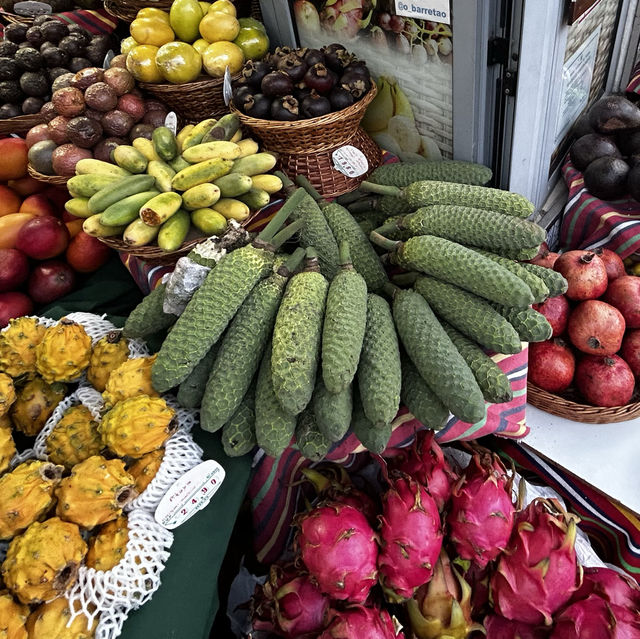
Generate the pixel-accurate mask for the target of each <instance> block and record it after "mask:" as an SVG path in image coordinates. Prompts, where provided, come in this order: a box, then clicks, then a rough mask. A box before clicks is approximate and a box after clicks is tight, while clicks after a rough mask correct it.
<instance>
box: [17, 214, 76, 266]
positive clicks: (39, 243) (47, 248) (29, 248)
mask: <svg viewBox="0 0 640 639" xmlns="http://www.w3.org/2000/svg"><path fill="white" fill-rule="evenodd" d="M68 244H69V231H68V229H67V227H66V226H65V225H64V222H62V220H59V219H58V218H57V217H53V216H51V215H43V216H42V217H34V218H33V219H31V220H29V221H28V222H27V223H26V224H25V225H24V226H23V227H22V228H21V229H20V231H18V237H17V239H16V245H15V248H17V249H20V250H21V251H24V252H25V253H26V254H27V255H28V256H29V257H32V258H33V259H35V260H48V259H49V258H51V257H55V256H56V255H60V253H62V252H63V251H64V250H65V249H66V248H67V245H68Z"/></svg>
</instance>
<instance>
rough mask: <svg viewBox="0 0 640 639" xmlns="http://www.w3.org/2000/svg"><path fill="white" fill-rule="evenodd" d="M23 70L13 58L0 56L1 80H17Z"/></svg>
mask: <svg viewBox="0 0 640 639" xmlns="http://www.w3.org/2000/svg"><path fill="white" fill-rule="evenodd" d="M21 73H22V70H21V69H20V67H19V66H18V63H17V62H16V61H15V60H14V59H13V58H4V57H3V58H0V81H2V80H17V79H18V78H19V77H20V74H21Z"/></svg>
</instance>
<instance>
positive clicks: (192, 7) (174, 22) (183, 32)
mask: <svg viewBox="0 0 640 639" xmlns="http://www.w3.org/2000/svg"><path fill="white" fill-rule="evenodd" d="M203 15H204V13H203V12H202V7H201V6H200V3H199V2H198V0H173V3H172V4H171V10H170V12H169V24H170V25H171V28H172V29H173V30H174V32H175V34H176V36H177V37H178V38H179V39H180V40H182V41H183V42H193V41H194V40H196V39H197V38H198V25H199V24H200V20H202V17H203Z"/></svg>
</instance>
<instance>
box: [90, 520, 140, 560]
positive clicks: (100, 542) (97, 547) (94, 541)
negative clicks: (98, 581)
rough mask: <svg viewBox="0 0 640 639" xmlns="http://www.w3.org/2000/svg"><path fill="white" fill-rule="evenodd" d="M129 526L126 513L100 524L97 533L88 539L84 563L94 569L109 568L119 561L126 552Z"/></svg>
mask: <svg viewBox="0 0 640 639" xmlns="http://www.w3.org/2000/svg"><path fill="white" fill-rule="evenodd" d="M128 541H129V528H128V522H127V517H126V515H121V516H120V517H118V518H117V519H114V520H113V521H110V522H108V523H106V524H104V526H100V528H99V529H98V533H97V534H96V535H95V536H94V537H91V539H89V550H88V552H87V556H86V558H85V563H86V564H87V566H89V568H95V569H96V570H111V568H113V567H114V566H115V565H116V564H118V563H120V561H121V560H122V558H123V557H124V555H125V553H126V552H127V542H128Z"/></svg>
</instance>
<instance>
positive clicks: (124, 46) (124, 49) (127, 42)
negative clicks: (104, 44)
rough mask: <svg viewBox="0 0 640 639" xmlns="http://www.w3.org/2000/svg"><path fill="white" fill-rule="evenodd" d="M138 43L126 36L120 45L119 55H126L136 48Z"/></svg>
mask: <svg viewBox="0 0 640 639" xmlns="http://www.w3.org/2000/svg"><path fill="white" fill-rule="evenodd" d="M139 44H140V43H139V42H136V41H135V38H132V37H131V36H128V37H127V38H125V39H124V40H123V41H122V42H121V43H120V53H122V54H123V55H125V56H126V55H127V54H128V53H129V51H131V49H133V47H137V46H138V45H139Z"/></svg>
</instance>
